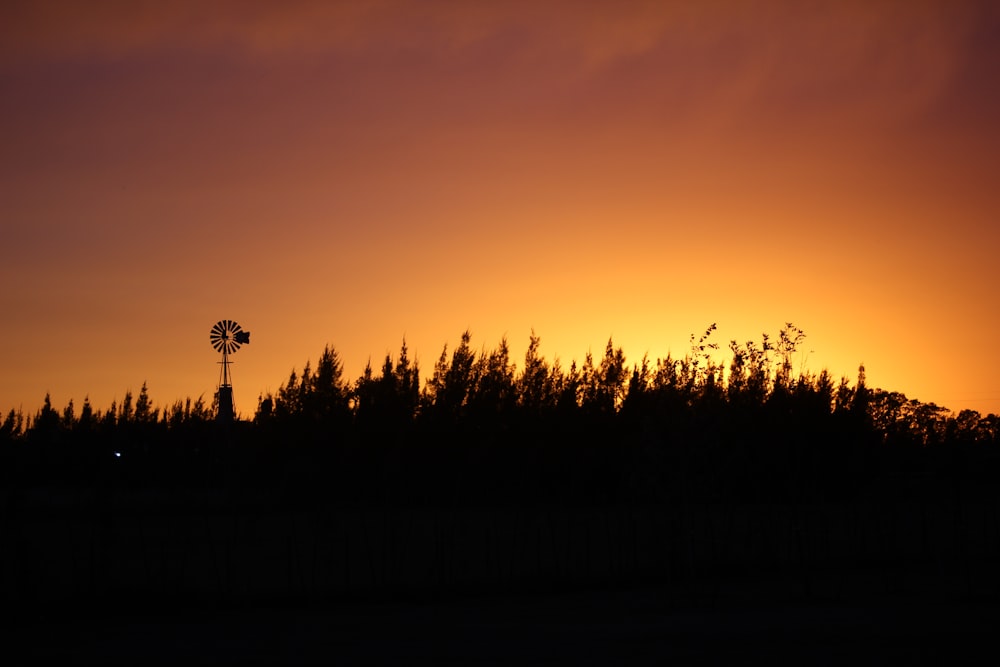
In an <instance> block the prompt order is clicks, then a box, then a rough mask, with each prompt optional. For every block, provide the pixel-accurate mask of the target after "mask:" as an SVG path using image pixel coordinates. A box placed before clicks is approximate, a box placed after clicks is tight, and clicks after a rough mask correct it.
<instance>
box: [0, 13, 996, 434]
mask: <svg viewBox="0 0 1000 667" xmlns="http://www.w3.org/2000/svg"><path fill="white" fill-rule="evenodd" d="M998 81H1000V10H998V9H997V5H996V3H992V2H947V3H943V2H919V1H907V2H892V1H884V2H879V1H876V2H871V1H865V2H851V1H847V2H844V1H839V2H822V1H817V2H752V3H751V2H721V1H720V2H711V1H710V2H700V3H690V2H629V1H622V0H616V1H591V2H587V1H580V0H573V1H569V0H566V1H556V2H541V1H539V0H534V1H532V2H515V1H510V0H507V1H505V2H496V3H493V2H489V3H487V2H482V3H479V2H467V1H459V0H451V1H449V0H424V1H404V0H384V1H372V2H319V1H317V2H250V1H244V2H236V1H233V2H200V1H194V0H190V1H174V2H163V3H139V2H109V1H100V0H95V1H93V2H86V3H81V2H73V1H66V2H46V1H39V2H10V1H8V2H5V3H4V4H3V8H2V9H0V145H2V146H3V152H2V156H3V157H2V160H0V225H2V231H0V260H2V263H0V277H2V280H3V281H2V284H3V287H4V295H3V299H2V302H0V303H2V306H3V318H2V328H0V410H2V411H3V412H6V411H7V410H9V409H10V408H23V409H24V410H25V412H28V413H33V412H34V411H35V410H36V409H37V408H38V406H40V404H41V402H42V399H43V398H44V396H45V394H46V392H48V393H50V394H51V397H52V401H53V403H54V404H55V405H56V406H57V407H60V408H61V407H62V406H64V405H65V404H66V403H67V402H68V401H69V400H70V399H73V400H74V402H75V403H76V405H77V406H79V405H81V404H82V402H83V398H84V397H85V396H89V397H90V400H91V402H92V403H93V404H94V405H95V406H96V407H98V408H102V409H103V408H106V407H107V406H108V405H109V404H110V403H111V401H112V400H121V398H122V397H123V395H124V394H125V392H126V391H129V390H131V391H132V392H133V393H135V392H137V391H138V389H139V387H140V386H141V385H142V384H143V382H146V383H148V385H149V390H150V393H151V396H152V398H153V400H154V402H155V403H157V404H158V405H160V406H163V405H168V404H170V403H172V402H173V401H175V400H177V399H181V398H185V397H192V398H197V397H198V396H200V395H204V397H205V398H206V400H210V399H211V395H212V393H213V391H214V389H215V386H216V384H217V382H218V379H219V376H218V366H217V364H216V361H218V355H217V354H216V352H215V351H214V350H213V349H212V347H211V345H210V344H209V338H208V334H209V330H210V329H211V327H212V325H213V324H214V323H215V322H216V321H218V320H220V319H224V318H228V319H234V320H236V321H238V322H239V323H240V324H241V325H242V326H243V328H244V329H248V330H250V331H251V332H252V338H251V344H250V346H249V347H244V348H243V349H241V350H240V351H239V352H238V353H237V354H236V356H235V357H234V359H233V360H234V361H235V362H236V363H235V364H234V366H233V376H234V387H235V396H236V403H237V408H238V410H239V411H240V412H242V413H243V414H244V415H249V414H252V412H253V410H254V408H255V406H256V401H257V396H258V395H259V394H260V393H262V392H268V391H275V390H276V389H277V388H278V386H279V385H280V384H281V383H282V382H283V381H284V380H285V379H286V378H287V377H288V374H289V372H290V371H291V370H292V368H293V367H294V368H298V369H301V367H302V366H303V364H304V363H305V362H306V361H307V360H315V359H316V358H317V357H318V356H319V354H320V353H321V352H322V350H323V347H324V346H325V345H327V344H330V345H332V346H333V347H334V348H335V349H336V350H337V351H338V352H339V353H340V355H341V357H342V358H343V360H344V362H345V372H346V376H347V378H348V379H352V380H353V379H355V378H356V377H357V376H359V375H360V374H361V372H362V370H363V368H364V365H365V363H366V362H367V361H368V359H369V358H371V359H372V364H373V366H375V367H376V368H378V367H379V366H380V365H381V361H382V359H383V357H384V356H385V354H386V353H387V352H388V353H391V354H392V355H393V356H394V357H395V356H396V355H397V354H398V350H399V347H400V344H401V342H402V340H403V338H404V337H405V338H406V341H407V344H408V346H409V349H410V353H411V355H413V354H415V355H416V357H417V360H418V361H419V362H420V364H421V367H422V369H423V376H424V377H425V378H426V377H427V376H428V375H429V373H430V370H431V367H432V366H433V363H434V361H435V360H436V359H437V357H438V355H439V354H440V352H441V348H442V347H443V346H444V345H445V344H448V346H449V350H450V349H451V348H452V347H453V346H454V345H455V344H457V342H458V339H459V337H460V334H461V333H462V332H463V331H464V330H465V329H466V328H468V329H469V330H471V332H472V336H473V338H472V341H473V344H474V345H475V346H477V347H480V346H485V347H486V348H487V349H492V348H493V347H495V346H496V344H497V343H498V342H499V340H500V338H501V337H502V336H505V335H506V336H507V338H508V340H509V341H510V345H511V349H512V352H513V354H514V356H515V360H516V361H518V362H519V365H520V362H521V361H522V358H523V353H524V350H525V348H526V347H527V342H528V337H529V335H530V333H531V331H532V329H534V331H535V332H536V333H537V334H538V335H539V336H540V337H541V341H542V346H541V351H542V353H543V354H544V355H545V356H546V357H548V358H549V359H550V360H553V359H554V358H556V357H558V358H559V359H560V360H561V361H562V362H563V364H564V366H568V364H569V362H570V361H572V360H574V359H575V360H577V361H582V359H583V357H584V355H585V354H586V353H587V351H588V350H592V351H593V352H594V353H595V354H600V353H602V352H603V349H604V345H605V343H606V342H607V340H608V339H609V338H612V339H613V340H614V342H615V344H616V345H621V346H622V347H623V348H624V350H625V353H626V356H627V357H628V361H629V363H633V362H638V361H639V360H640V359H641V357H642V356H643V354H646V353H648V354H649V356H650V358H651V359H654V360H655V359H656V358H657V357H662V356H665V355H666V354H667V353H668V352H671V353H673V354H674V356H683V354H684V353H685V352H686V350H687V341H688V337H689V336H690V334H691V333H700V332H702V331H703V330H704V329H705V328H706V327H707V326H708V325H709V324H711V323H713V322H715V323H717V324H718V330H717V332H716V334H714V335H715V336H717V337H718V340H717V342H719V343H721V344H722V347H723V348H725V346H726V344H727V343H728V341H729V340H730V339H738V340H740V341H745V340H748V339H754V340H759V339H760V334H761V333H762V332H768V333H771V334H772V335H773V334H775V333H776V332H777V331H778V329H780V327H781V326H782V325H783V324H784V323H785V322H793V323H794V324H795V325H797V326H799V327H800V328H802V329H803V330H804V331H805V333H806V335H807V339H806V345H805V348H804V349H803V354H802V358H801V360H800V363H801V364H803V365H804V366H805V367H807V368H808V369H811V370H813V371H817V372H818V371H819V370H821V369H823V368H827V369H828V370H830V372H831V373H833V374H834V376H835V377H840V376H842V375H847V376H848V377H849V378H851V380H852V381H853V380H854V378H855V377H856V374H857V367H858V365H859V364H860V363H864V364H865V367H866V370H867V375H868V380H869V383H870V384H872V385H875V386H880V387H882V388H884V389H890V390H898V391H902V392H904V393H906V394H907V395H908V396H909V397H910V398H917V399H919V400H922V401H927V402H931V401H933V402H936V403H938V404H940V405H944V406H946V407H948V408H950V409H953V410H959V409H962V408H971V409H977V410H980V411H981V412H984V413H986V412H996V413H1000V379H998V378H1000V346H998V345H997V343H998V340H997V331H998V323H1000V308H998V299H997V287H998V285H1000V261H998V252H997V251H998V249H1000V224H998V223H1000V220H998V211H1000V182H998V181H1000V178H998V175H1000V164H998V163H1000V129H998V127H1000V124H998V123H997V119H998V118H1000V86H998V85H997V82H998Z"/></svg>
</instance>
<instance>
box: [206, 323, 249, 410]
mask: <svg viewBox="0 0 1000 667" xmlns="http://www.w3.org/2000/svg"><path fill="white" fill-rule="evenodd" d="M209 340H211V341H212V347H214V348H215V351H216V352H221V353H222V361H220V362H219V363H220V364H222V369H221V371H220V372H219V393H218V396H219V411H218V412H217V413H216V416H215V419H216V421H220V422H227V423H228V422H231V421H233V420H234V419H235V418H236V408H235V406H234V405H233V385H232V382H231V376H230V373H229V364H230V363H232V362H230V361H229V355H230V354H234V353H235V352H236V350H238V349H240V345H243V344H246V345H249V344H250V332H249V331H243V329H242V328H241V327H240V325H239V324H237V323H236V322H235V321H233V320H219V321H218V322H217V323H216V324H215V326H214V327H212V332H211V333H210V334H209Z"/></svg>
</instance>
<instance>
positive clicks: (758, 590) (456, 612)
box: [6, 581, 1000, 665]
mask: <svg viewBox="0 0 1000 667" xmlns="http://www.w3.org/2000/svg"><path fill="white" fill-rule="evenodd" d="M8 611H9V610H8ZM998 622H1000V606H998V605H997V604H996V601H995V600H992V599H987V598H982V599H967V598H963V597H951V596H945V597H938V596H925V595H913V594H884V595H878V596H870V597H864V598H862V597H859V596H841V597H840V598H838V597H836V596H824V597H818V596H817V597H813V598H811V599H803V598H802V597H801V595H800V594H799V593H796V592H795V586H787V587H785V586H783V585H782V582H756V583H753V582H747V581H742V582H730V583H729V584H725V585H721V586H720V585H711V586H706V587H702V588H700V589H698V590H694V589H691V590H687V591H677V590H673V589H667V588H661V587H652V588H644V589H635V588H610V589H603V590H591V591H576V592H561V593H560V592H548V593H542V592H536V593H521V594H518V595H501V594H481V595H477V596H474V597H451V598H447V599H439V600H430V599H424V600H420V601H408V602H402V601H398V600H396V601H385V602H377V601H371V600H369V601H355V602H349V601H339V602H337V601H332V602H327V603H310V604H283V603H281V602H274V603H271V604H257V605H239V606H224V605H205V604H199V605H191V606H185V605H183V604H178V605H174V606H172V607H171V608H170V609H162V608H159V609H157V608H153V607H150V606H148V605H144V604H142V603H141V602H138V601H136V602H135V603H134V604H132V605H131V606H129V605H121V606H119V607H118V608H112V609H104V610H96V611H95V610H93V609H90V610H86V611H83V610H80V611H76V612H74V611H72V610H70V609H68V608H63V609H61V610H58V611H54V610H50V611H40V610H36V611H35V612H33V613H32V614H31V615H30V617H21V618H18V619H15V620H14V621H13V623H12V624H10V625H8V626H7V627H8V629H13V630H14V633H15V636H14V637H12V642H9V643H8V644H7V646H8V647H9V648H10V649H11V650H12V651H14V653H12V654H10V655H12V656H13V655H18V654H20V655H21V656H22V657H21V658H20V659H16V658H15V659H14V660H12V661H9V662H7V663H6V664H10V665H19V664H25V665H27V664H102V665H151V664H152V665H182V664H183V665H192V664H193V665H243V664H247V665H254V664H256V665H264V664H283V665H289V664H347V665H353V664H368V665H370V664H463V665H471V664H496V665H506V664H590V665H621V664H681V665H683V664H725V663H739V662H744V661H747V660H752V659H767V660H768V661H769V662H771V663H774V662H780V663H791V664H820V665H839V664H847V663H852V664H865V665H868V664H994V661H995V660H996V658H997V657H998V653H1000V650H998V639H997V636H998V635H997V628H998V627H1000V626H998Z"/></svg>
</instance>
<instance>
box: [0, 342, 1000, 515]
mask: <svg viewBox="0 0 1000 667" xmlns="http://www.w3.org/2000/svg"><path fill="white" fill-rule="evenodd" d="M715 331H716V326H715V325H714V324H713V325H711V326H709V327H708V328H707V329H706V330H705V331H704V332H703V333H702V334H701V335H692V336H691V338H690V349H689V350H688V351H687V353H686V354H685V355H684V356H683V357H678V358H674V357H672V356H670V355H668V356H667V357H666V358H663V359H656V360H655V361H652V360H650V359H648V358H647V357H643V358H642V359H641V360H639V361H637V362H633V363H631V364H629V363H627V361H626V356H625V353H624V351H623V350H622V348H621V347H617V346H615V345H614V343H613V341H612V340H610V339H609V340H608V342H607V345H606V346H605V349H604V353H603V355H600V356H597V357H595V356H593V355H591V354H590V353H588V354H587V355H586V356H585V357H584V359H583V361H582V363H579V364H578V363H577V362H576V361H573V362H571V363H570V364H569V365H568V366H564V365H563V364H562V363H561V362H560V361H559V360H558V359H555V360H553V361H550V360H548V359H546V358H545V357H544V356H543V355H542V353H541V339H540V338H539V337H538V336H537V335H535V333H534V332H532V333H531V336H530V339H529V345H528V348H527V351H526V353H525V356H524V359H523V361H522V363H520V364H518V363H516V362H515V361H514V360H513V359H512V358H511V355H510V350H509V346H508V343H507V341H506V339H501V341H500V342H499V344H498V345H497V346H496V347H494V348H493V349H487V348H485V347H483V348H482V349H480V350H478V351H477V350H475V349H474V348H473V345H472V336H471V333H470V332H469V331H465V332H464V333H463V334H462V335H461V337H460V340H459V343H458V344H457V345H456V346H455V347H454V349H452V350H449V348H448V345H447V344H446V345H445V346H444V347H443V349H442V351H441V354H440V356H439V357H438V358H437V360H436V361H435V363H434V365H433V367H432V368H431V369H429V372H428V373H427V375H428V376H427V377H426V379H422V377H421V375H422V369H421V368H420V366H419V364H418V363H417V361H416V360H414V359H411V358H410V354H409V350H408V349H407V346H406V341H405V339H404V341H403V343H402V346H401V349H400V351H399V353H398V355H396V356H395V357H393V356H392V355H390V354H387V355H386V356H385V358H384V360H383V362H382V363H381V365H380V366H377V367H372V365H371V364H370V363H369V364H368V366H367V367H366V368H365V369H364V372H363V373H362V375H361V376H360V377H358V378H357V379H355V380H353V381H351V380H348V379H347V378H345V377H344V372H343V364H342V361H341V359H340V357H339V355H338V353H337V352H336V350H335V349H334V348H333V347H331V346H327V347H326V348H325V349H324V350H323V352H322V353H321V354H320V356H319V358H318V359H317V361H316V363H315V365H313V364H312V363H311V362H309V361H307V362H306V364H305V365H304V366H303V367H302V369H301V370H300V371H297V370H295V369H293V370H292V371H291V373H290V375H289V377H288V379H287V380H286V381H285V382H284V383H283V384H281V385H280V386H279V388H278V390H277V391H276V392H274V393H268V394H264V395H261V396H260V397H259V399H258V403H257V407H256V410H255V412H254V415H253V417H252V419H250V420H246V421H238V422H236V423H233V424H224V423H220V422H218V421H216V419H215V413H216V409H217V406H216V404H215V401H211V402H206V401H205V400H204V399H203V398H198V399H197V400H192V399H190V398H188V399H186V400H184V401H176V402H174V403H173V404H171V405H169V406H166V407H158V406H155V405H154V404H153V402H152V400H151V398H150V395H149V391H148V389H147V387H146V385H145V384H143V386H142V389H141V391H140V392H139V394H138V395H137V396H135V397H133V396H132V395H131V393H126V395H125V398H124V399H123V400H122V401H121V402H120V403H116V404H112V406H111V407H110V408H109V409H107V410H105V411H100V410H95V409H94V408H93V407H92V406H91V405H90V403H89V401H88V400H86V399H85V400H84V402H83V405H82V406H81V407H80V410H79V412H77V409H76V406H75V405H74V403H73V401H72V400H71V401H70V402H69V403H68V404H67V405H66V406H65V407H64V408H63V409H62V410H61V411H60V410H57V409H56V408H55V407H53V406H52V405H51V401H50V400H49V397H48V396H46V397H45V400H44V403H43V405H42V407H41V408H40V409H39V410H38V411H37V412H36V413H35V414H34V415H30V416H26V415H24V414H22V413H21V412H20V411H15V410H10V411H9V412H8V413H7V414H6V416H5V417H4V418H3V420H2V421H0V448H2V451H3V458H4V459H5V465H4V470H5V471H6V476H7V477H8V481H9V482H16V483H21V484H26V483H48V484H52V483H74V484H89V483H111V482H113V483H116V484H127V485H147V486H159V487H164V486H176V485H192V484H197V485H209V486H220V485H221V486H230V487H232V486H238V487H240V488H246V489H257V490H259V489H265V488H266V489H273V490H276V491H277V492H279V493H280V495H281V498H282V499H283V500H284V501H287V502H321V501H322V502H382V503H434V504H440V503H464V504H468V503H481V504H489V503H494V502H504V503H512V502H513V503H516V502H547V503H561V502H571V503H616V502H685V501H698V502H714V501H720V502H724V501H732V500H739V501H746V502H770V501H792V500H794V501H803V502H821V501H828V500H837V499H843V498H857V497H862V496H864V497H870V496H872V495H880V494H883V495H892V496H894V497H901V494H903V495H905V494H908V493H909V494H914V493H919V494H924V495H926V494H945V493H950V494H954V493H966V494H968V493H991V492H992V491H991V489H992V487H993V485H992V484H991V479H993V478H995V473H996V472H997V471H998V470H1000V458H998V456H1000V448H998V446H997V445H998V444H1000V442H998V440H1000V418H998V417H997V416H996V415H993V414H990V415H986V416H983V415H981V414H980V413H978V412H976V411H972V410H962V411H960V412H958V413H954V412H952V411H949V410H947V409H946V408H943V407H940V406H937V405H935V404H933V403H923V402H920V401H917V400H915V399H910V398H907V397H906V395H905V394H903V393H900V392H897V391H887V390H882V389H878V388H871V387H869V386H868V384H867V382H866V378H865V373H864V368H863V367H861V368H859V373H858V376H857V378H856V379H854V380H853V381H852V380H850V379H848V378H846V377H842V378H838V379H835V378H834V377H832V376H831V375H830V374H829V373H828V372H827V371H825V370H823V371H821V372H819V373H813V372H810V371H806V370H802V371H799V372H795V370H794V366H793V359H794V358H795V355H796V353H797V351H798V350H799V348H800V346H801V344H802V341H803V340H804V338H805V333H804V332H803V331H802V330H801V329H799V328H798V327H796V326H794V325H793V324H791V323H786V325H785V326H784V327H782V328H781V330H780V331H779V332H778V334H777V335H776V336H774V337H771V336H769V335H767V334H764V335H762V337H761V339H760V340H759V341H747V342H743V343H741V342H737V341H735V340H734V341H730V342H729V345H728V352H729V354H728V355H727V357H726V358H725V360H723V361H719V360H718V357H719V356H720V355H719V345H718V344H717V343H716V342H715V340H714V338H713V336H714V334H715Z"/></svg>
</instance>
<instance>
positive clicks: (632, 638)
mask: <svg viewBox="0 0 1000 667" xmlns="http://www.w3.org/2000/svg"><path fill="white" fill-rule="evenodd" d="M997 510H998V507H997V506H996V505H995V504H992V503H967V504H963V505H961V506H959V505H949V504H947V503H943V502H935V503H929V502H928V503H920V504H914V503H902V502H899V503H889V502H879V503H855V504H828V505H814V506H793V505H746V506H737V505H688V506H615V507H574V508H569V507H556V506H553V507H536V506H529V507H521V508H518V507H505V508H461V509H459V508H419V509H418V508H398V507H396V508H394V507H383V508H357V507H354V508H351V507H336V506H330V507H320V508H311V509H303V508H281V507H279V506H276V505H273V504H270V503H267V502H259V503H257V504H252V503H251V504H248V503H246V502H243V503H234V502H232V501H231V499H230V500H227V499H226V498H224V497H221V496H217V495H214V496H213V495H212V494H205V493H192V494H190V495H186V496H184V497H179V496H174V497H172V498H171V499H170V501H169V502H167V501H165V499H164V498H162V497H157V496H156V494H152V493H136V494H122V495H119V496H117V497H115V498H113V499H110V500H108V499H105V501H102V502H97V501H96V500H95V499H94V498H93V497H90V496H88V495H87V494H86V493H84V492H79V491H78V492H76V495H71V496H66V495H63V496H57V495H55V494H51V493H49V494H38V495H36V496H34V497H30V498H28V499H26V500H25V504H24V506H23V507H21V509H20V511H19V512H18V513H17V514H13V513H9V514H8V515H7V519H8V521H7V523H6V527H7V530H6V531H5V534H6V535H8V536H10V537H12V538H13V539H10V540H8V541H7V544H6V548H5V550H4V556H3V563H2V565H3V579H2V583H3V601H4V607H5V610H6V614H7V616H8V618H9V622H8V623H7V626H6V627H7V628H8V629H13V631H14V634H13V636H12V641H13V643H12V644H9V645H11V646H18V647H19V648H21V649H23V652H24V655H25V658H23V664H29V663H31V662H45V663H52V662H55V663H81V662H91V663H95V664H182V663H183V664H303V663H324V664H338V663H339V664H401V663H402V664H407V663H408V664H414V663H430V664H435V663H442V662H450V663H456V664H484V663H485V664H515V663H516V664H523V663H530V664H556V663H567V662H570V663H576V664H628V663H657V664H664V663H667V664H692V663H718V662H730V661H739V660H744V659H747V658H749V657H753V656H756V657H764V658H768V659H770V660H772V661H773V660H780V661H788V662H795V663H805V664H842V663H845V662H860V663H862V664H895V663H900V662H907V663H916V664H935V663H939V662H941V663H943V662H948V663H952V662H954V661H955V660H956V659H957V660H959V661H961V662H968V659H969V658H971V657H972V656H973V655H974V654H983V653H984V652H988V653H989V654H995V653H997V649H996V643H997V642H996V639H995V638H996V628H997V622H998V621H1000V613H998V612H1000V607H998V605H997V604H996V603H997V600H998V593H1000V573H998V568H997V564H998V561H1000V530H998V528H1000V524H998V516H1000V515H998V511H997ZM979 659H980V658H977V661H978V660H979ZM11 664H22V663H18V662H16V661H15V662H14V663H11Z"/></svg>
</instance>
